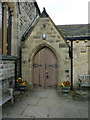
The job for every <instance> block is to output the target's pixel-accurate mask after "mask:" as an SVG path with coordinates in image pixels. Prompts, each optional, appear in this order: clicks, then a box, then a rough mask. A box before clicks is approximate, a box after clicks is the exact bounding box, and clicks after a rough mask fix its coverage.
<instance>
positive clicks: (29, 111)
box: [2, 87, 88, 118]
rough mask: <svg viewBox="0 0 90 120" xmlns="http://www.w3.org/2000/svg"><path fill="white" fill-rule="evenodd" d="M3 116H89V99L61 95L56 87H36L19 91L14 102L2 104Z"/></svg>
mask: <svg viewBox="0 0 90 120" xmlns="http://www.w3.org/2000/svg"><path fill="white" fill-rule="evenodd" d="M2 116H3V118H88V101H87V100H85V101H79V100H73V99H72V96H71V94H69V95H63V96H60V94H58V92H57V90H56V89H53V88H49V89H43V88H39V87H38V88H34V89H33V90H32V91H27V92H25V93H18V94H17V95H16V99H15V102H14V104H13V105H12V104H11V102H7V103H6V104H4V105H3V106H2Z"/></svg>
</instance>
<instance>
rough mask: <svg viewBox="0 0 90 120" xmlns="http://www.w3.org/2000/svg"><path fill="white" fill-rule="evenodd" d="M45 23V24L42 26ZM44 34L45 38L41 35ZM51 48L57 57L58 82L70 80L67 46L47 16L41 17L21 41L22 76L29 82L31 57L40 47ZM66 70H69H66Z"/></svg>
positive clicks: (31, 74)
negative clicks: (26, 37)
mask: <svg viewBox="0 0 90 120" xmlns="http://www.w3.org/2000/svg"><path fill="white" fill-rule="evenodd" d="M44 25H45V26H44ZM43 34H46V40H43V39H42V35H43ZM44 46H47V47H49V48H51V49H52V50H53V51H54V53H55V54H56V56H57V58H58V84H61V82H62V81H66V80H70V58H69V54H68V50H69V49H68V47H67V45H66V43H65V41H64V39H63V37H62V36H61V35H60V34H59V33H58V32H57V30H56V29H55V27H54V25H53V24H52V22H51V21H50V19H48V18H41V19H40V21H39V22H38V23H37V25H36V26H35V28H34V29H33V31H32V33H31V34H30V36H29V37H28V39H27V40H26V41H25V42H24V43H23V49H22V77H23V79H26V80H27V81H28V82H29V83H32V80H33V57H34V55H35V53H36V52H37V51H38V50H39V49H40V48H41V47H44ZM66 70H69V72H67V71H66Z"/></svg>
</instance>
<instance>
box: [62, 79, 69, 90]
mask: <svg viewBox="0 0 90 120" xmlns="http://www.w3.org/2000/svg"><path fill="white" fill-rule="evenodd" d="M70 87H71V83H70V81H64V82H62V83H61V89H62V91H63V92H69V91H70Z"/></svg>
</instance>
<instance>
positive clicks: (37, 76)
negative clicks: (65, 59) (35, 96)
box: [34, 47, 57, 88]
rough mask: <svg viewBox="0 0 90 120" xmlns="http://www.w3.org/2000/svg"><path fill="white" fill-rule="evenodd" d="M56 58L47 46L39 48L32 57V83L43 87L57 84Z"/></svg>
mask: <svg viewBox="0 0 90 120" xmlns="http://www.w3.org/2000/svg"><path fill="white" fill-rule="evenodd" d="M56 65H57V59H56V56H55V54H54V53H53V52H52V51H51V50H50V49H49V48H47V47H45V48H43V49H41V50H40V51H39V52H38V53H37V54H36V55H35V58H34V84H37V85H40V86H42V87H44V88H47V87H49V86H55V85H56V84H57V66H56Z"/></svg>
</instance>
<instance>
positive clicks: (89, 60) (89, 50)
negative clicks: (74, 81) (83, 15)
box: [88, 40, 90, 75]
mask: <svg viewBox="0 0 90 120" xmlns="http://www.w3.org/2000/svg"><path fill="white" fill-rule="evenodd" d="M88 74H89V75H90V40H89V41H88Z"/></svg>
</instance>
